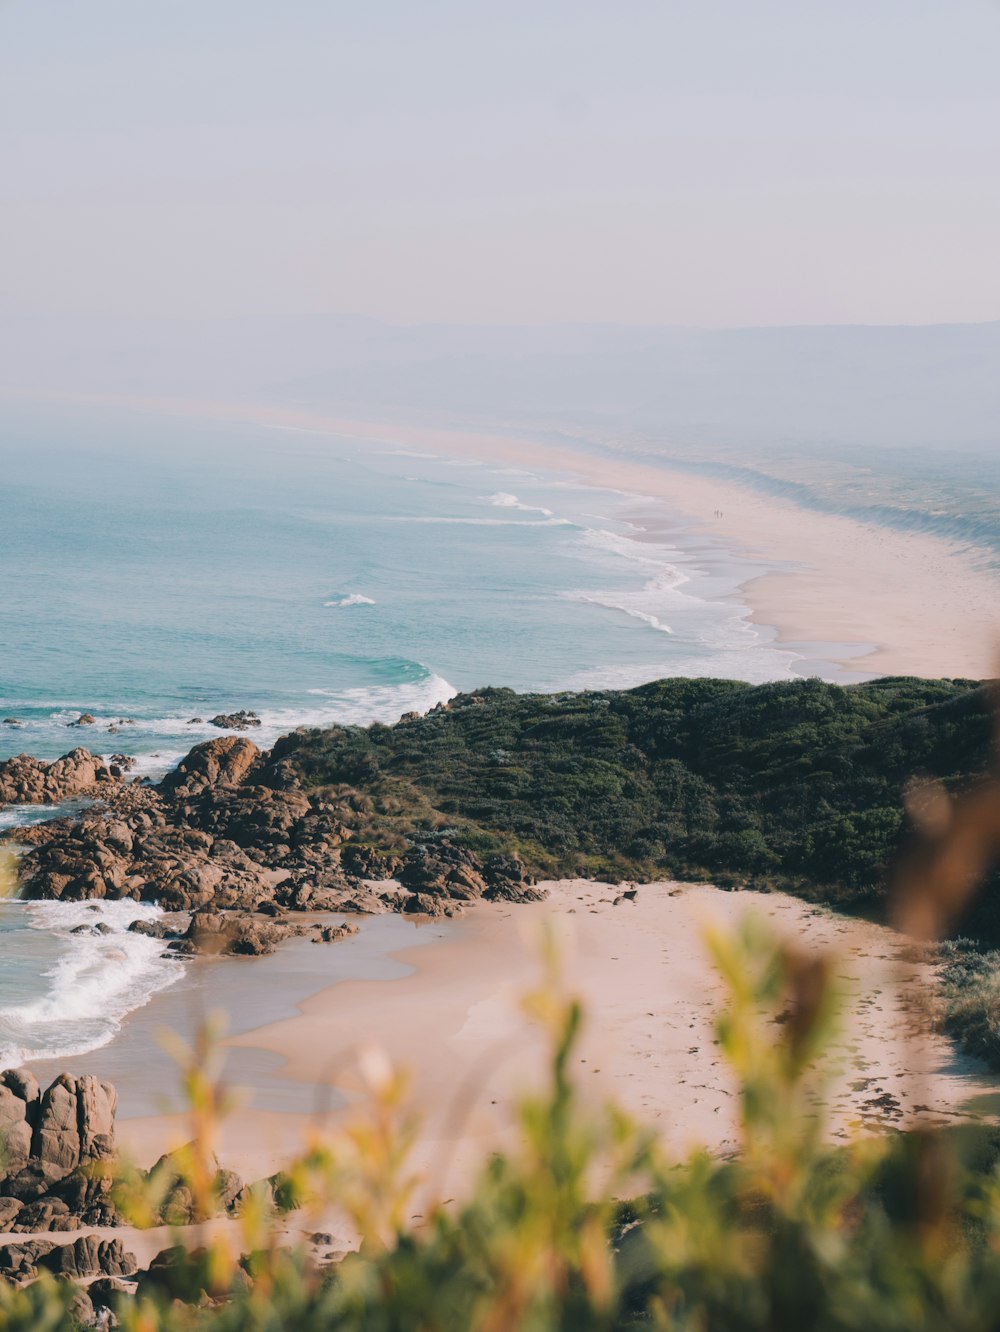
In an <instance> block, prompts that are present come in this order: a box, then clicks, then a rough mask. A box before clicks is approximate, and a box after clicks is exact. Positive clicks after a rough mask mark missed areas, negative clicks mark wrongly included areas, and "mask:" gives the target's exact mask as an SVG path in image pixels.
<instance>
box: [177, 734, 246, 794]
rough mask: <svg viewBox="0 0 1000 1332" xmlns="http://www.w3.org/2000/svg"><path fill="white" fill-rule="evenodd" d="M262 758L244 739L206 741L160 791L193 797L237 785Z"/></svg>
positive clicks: (184, 761) (191, 754)
mask: <svg viewBox="0 0 1000 1332" xmlns="http://www.w3.org/2000/svg"><path fill="white" fill-rule="evenodd" d="M259 758H260V750H259V749H258V748H257V746H256V745H255V744H254V743H253V741H252V740H246V739H244V737H243V736H239V735H226V736H220V737H219V738H218V739H217V740H207V741H206V742H205V743H204V744H203V745H196V746H195V747H194V749H192V750H191V752H190V754H188V756H187V757H186V758H185V759H184V760H183V762H182V763H180V764H179V765H178V767H176V768H175V769H174V771H173V772H170V773H168V774H167V775H166V777H164V779H163V781H162V782H161V783H160V790H161V791H162V792H163V793H164V794H165V795H168V796H176V795H183V796H191V795H194V794H196V793H199V792H202V791H204V790H206V789H207V788H214V787H218V786H238V785H239V784H240V783H241V782H242V781H243V780H244V778H245V777H246V775H247V773H248V772H249V771H250V769H251V768H252V767H253V766H254V764H255V763H256V762H257V761H258V759H259Z"/></svg>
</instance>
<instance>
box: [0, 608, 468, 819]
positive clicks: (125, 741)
mask: <svg viewBox="0 0 1000 1332" xmlns="http://www.w3.org/2000/svg"><path fill="white" fill-rule="evenodd" d="M354 604H361V603H354ZM367 669H368V670H369V671H370V672H372V673H374V674H375V675H376V678H378V676H379V675H381V676H383V677H384V678H385V683H384V684H370V685H358V686H354V687H351V688H343V689H341V688H314V689H309V690H306V691H304V694H305V697H304V698H303V700H302V703H301V704H298V705H293V706H288V707H267V706H262V705H261V704H260V703H259V702H257V701H256V700H255V699H253V698H244V699H233V698H229V699H222V698H219V699H216V700H214V701H213V702H206V703H202V704H199V705H198V712H199V717H198V718H192V716H191V714H190V713H189V712H185V713H180V714H174V715H173V716H159V717H146V718H143V717H136V718H135V722H134V724H133V725H129V726H123V727H121V728H120V730H119V731H118V733H117V734H116V735H114V736H109V735H108V733H107V728H108V726H110V725H115V724H117V722H118V720H119V719H120V718H121V716H122V715H123V712H122V710H120V709H111V708H109V709H108V711H107V712H106V713H105V712H94V713H93V716H94V719H95V722H94V725H93V726H86V727H82V728H80V729H74V728H69V727H68V726H67V722H68V721H73V720H75V719H76V718H77V717H78V716H79V715H80V712H79V709H67V708H62V709H60V710H58V711H56V712H53V713H50V714H49V715H48V716H46V717H44V718H37V717H36V718H34V719H31V720H28V721H26V722H25V726H24V732H23V735H21V734H20V733H19V740H20V741H21V742H22V743H25V742H26V744H25V747H26V748H29V749H30V750H31V752H33V753H39V754H42V755H47V756H50V757H55V756H56V755H57V754H63V753H65V752H66V751H67V750H68V749H71V748H72V747H73V746H74V745H86V747H87V748H88V749H90V750H91V751H93V752H94V753H99V754H101V755H102V757H103V758H104V759H105V760H106V761H107V760H109V759H110V757H111V755H112V754H114V753H118V752H125V753H128V754H129V755H131V756H132V757H133V758H134V760H135V766H134V767H133V768H131V769H130V770H129V776H130V777H148V778H149V779H150V780H153V781H158V780H159V779H160V778H161V777H163V776H164V775H165V774H166V773H167V772H169V771H170V770H171V769H172V768H174V767H176V766H177V764H178V763H179V762H180V761H181V759H182V758H184V756H185V755H186V754H187V753H188V752H189V751H190V750H191V749H192V748H193V747H194V746H195V745H197V744H201V743H202V742H203V741H205V740H209V739H214V738H217V737H218V736H220V735H226V734H234V733H235V732H229V731H226V730H224V729H222V728H220V727H217V726H213V725H211V724H210V722H209V721H208V720H207V719H208V718H209V717H211V716H212V715H213V714H214V713H216V712H231V711H233V710H235V709H236V708H243V707H245V708H251V709H253V710H255V711H256V712H257V714H258V716H259V718H260V726H255V727H254V728H253V729H252V730H250V731H247V732H245V733H244V734H246V735H247V736H248V737H249V738H250V739H251V740H253V741H254V743H255V744H257V745H259V746H260V747H261V748H262V749H266V748H270V746H271V745H273V744H274V742H275V741H276V740H277V739H278V738H279V737H280V736H282V735H287V734H288V732H289V731H294V730H296V729H297V728H298V727H300V726H306V727H315V726H320V727H321V726H334V725H345V726H349V725H354V726H368V725H370V724H371V723H372V722H375V721H381V722H394V721H397V720H398V719H399V717H401V716H402V714H403V713H404V712H426V711H427V710H428V709H429V708H432V707H434V706H435V704H437V703H444V702H447V700H448V699H449V698H452V697H453V696H454V694H455V692H456V690H455V688H454V686H453V685H452V684H450V683H449V682H448V681H447V680H445V679H444V678H443V677H442V676H440V675H436V674H434V673H433V672H432V671H430V670H428V669H427V668H426V667H425V666H422V665H420V664H419V663H418V662H414V661H410V660H408V659H406V658H395V657H394V658H387V659H385V660H382V661H371V662H368V663H367ZM313 700H315V701H313ZM319 700H323V702H320V701H319ZM192 706H193V705H192ZM37 808H39V807H33V809H37ZM58 812H60V811H59V810H58V809H55V810H50V811H48V812H47V813H45V814H44V816H43V817H53V816H54V814H56V813H58ZM67 812H68V810H67ZM36 817H39V816H38V815H34V814H33V813H32V814H28V813H23V814H22V813H14V812H12V811H0V826H3V825H5V824H13V823H18V822H27V821H34V819H35V818H36Z"/></svg>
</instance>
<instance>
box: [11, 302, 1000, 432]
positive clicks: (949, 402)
mask: <svg viewBox="0 0 1000 1332" xmlns="http://www.w3.org/2000/svg"><path fill="white" fill-rule="evenodd" d="M0 367H2V368H0V389H3V390H6V391H14V392H27V393H36V392H37V393H50V392H55V393H79V392H95V393H102V394H104V393H111V394H123V395H132V394H137V395H166V396H172V395H184V396H189V397H204V398H212V399H222V400H225V399H234V398H236V399H241V400H247V401H256V400H267V401H280V402H283V403H287V404H292V403H295V404H298V405H300V406H303V407H316V408H322V409H330V410H337V411H365V412H372V411H376V410H377V411H380V412H383V413H392V414H396V413H400V414H402V413H421V414H430V415H434V416H442V415H452V416H458V417H463V418H469V417H475V418H480V419H483V418H488V419H493V420H502V421H506V422H509V423H517V422H531V423H533V424H544V423H546V422H549V423H552V424H566V423H567V422H574V421H575V422H579V423H581V424H586V425H589V426H591V427H602V426H603V427H606V428H610V429H619V428H624V429H630V430H634V431H640V432H641V431H655V432H658V433H662V434H666V435H669V436H670V438H671V439H672V440H673V441H674V442H676V443H677V444H678V445H681V446H683V445H690V444H697V443H699V442H700V441H712V442H715V443H726V444H732V445H740V444H754V443H761V442H769V443H772V444H773V443H778V444H782V443H792V442H794V443H795V444H796V445H807V446H808V445H818V446H831V445H832V446H835V445H837V444H838V443H843V444H848V445H866V444H875V445H880V446H889V447H891V446H916V445H934V444H947V445H949V446H953V445H961V446H970V447H973V448H977V449H978V448H981V447H984V446H986V447H991V446H994V445H996V444H997V443H1000V322H994V323H986V324H953V325H928V326H923V327H903V326H900V327H874V326H860V325H859V326H831V327H799V328H745V329H723V330H695V329H682V328H670V327H624V326H614V325H578V326H552V327H530V326H526V327H474V326H470V327H460V326H451V325H407V326H394V325H390V324H385V323H380V322H378V321H376V320H372V319H366V318H361V317H353V316H304V317H300V318H286V317H282V318H277V317H276V318H247V319H228V320H206V321H197V322H196V321H190V322H185V321H169V320H158V321H153V320H128V319H103V320H101V319H82V318H79V319H65V318H58V319H56V318H26V317H22V318H18V317H5V318H4V317H0Z"/></svg>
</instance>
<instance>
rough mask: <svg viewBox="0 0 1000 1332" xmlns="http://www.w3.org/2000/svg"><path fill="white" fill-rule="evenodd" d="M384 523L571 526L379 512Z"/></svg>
mask: <svg viewBox="0 0 1000 1332" xmlns="http://www.w3.org/2000/svg"><path fill="white" fill-rule="evenodd" d="M380 519H381V521H382V522H384V523H433V524H435V525H440V526H451V525H457V526H462V527H530V528H536V527H572V526H573V522H572V520H571V519H569V518H554V517H552V518H539V519H537V520H536V521H535V522H528V521H526V520H524V519H520V518H449V517H444V516H442V515H438V514H433V515H432V514H413V513H407V514H395V513H387V514H381V515H380Z"/></svg>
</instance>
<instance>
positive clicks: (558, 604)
mask: <svg viewBox="0 0 1000 1332" xmlns="http://www.w3.org/2000/svg"><path fill="white" fill-rule="evenodd" d="M0 475H2V477H3V508H2V521H0V642H2V644H3V652H2V656H0V718H3V717H12V718H16V719H17V720H18V721H19V723H20V724H19V725H18V726H6V725H0V757H4V756H7V755H9V754H11V753H16V752H20V751H26V752H29V753H33V754H36V755H40V756H43V757H49V758H51V757H55V756H56V755H58V754H62V753H64V752H66V750H67V749H69V748H72V747H73V746H75V745H77V744H85V745H87V746H88V747H89V748H91V749H92V750H95V751H97V752H100V753H105V754H110V753H114V752H116V751H119V750H123V751H126V752H128V753H130V754H133V755H135V756H137V757H138V759H139V770H140V771H145V772H148V773H151V774H152V773H158V772H162V771H164V770H166V768H168V767H169V766H171V765H172V764H173V763H175V762H176V761H177V759H178V758H180V757H181V756H182V755H183V754H184V753H185V752H186V751H187V750H188V749H189V748H190V747H191V746H192V745H193V744H195V743H197V742H198V741H200V740H203V739H205V738H207V737H208V736H211V735H218V734H219V732H218V730H216V729H215V728H213V727H212V726H210V725H208V724H207V722H206V720H205V719H207V718H210V717H212V716H213V715H214V714H215V713H218V712H222V711H225V712H231V711H233V710H235V709H239V708H249V709H253V710H254V711H256V712H257V713H259V714H260V716H261V718H262V721H263V725H262V726H261V728H260V730H259V731H255V732H254V738H255V739H256V740H257V741H258V742H260V743H263V744H266V743H269V742H271V741H273V740H274V739H275V738H276V737H277V736H278V735H280V734H281V733H283V732H285V731H287V730H289V729H291V728H292V727H294V726H298V725H303V724H308V725H322V724H329V723H333V722H357V723H365V724H366V723H369V722H371V721H373V720H375V719H379V720H384V721H390V722H391V721H395V720H396V719H397V718H398V717H399V716H400V714H401V713H403V712H407V711H410V710H412V709H417V710H421V711H423V710H426V709H427V708H429V707H431V706H433V705H434V704H435V703H437V702H440V701H442V700H444V699H447V698H448V697H449V696H450V695H451V694H452V693H453V692H455V690H457V689H470V688H474V687H476V686H478V685H485V684H492V685H509V686H512V687H514V688H516V689H522V690H524V689H560V688H570V687H581V686H587V685H593V686H600V685H629V684H636V683H639V682H640V681H643V680H649V679H653V678H656V677H658V676H663V675H672V674H695V675H706V674H716V675H724V676H739V677H742V678H745V679H748V680H764V679H772V678H778V677H782V676H786V675H788V674H789V672H790V671H792V670H793V669H794V668H795V667H796V665H801V661H800V659H799V658H797V656H796V654H794V653H792V652H788V651H779V650H776V649H775V648H774V647H773V646H772V642H771V637H770V635H769V634H768V632H767V631H766V630H760V629H757V628H754V627H753V626H751V625H750V624H749V623H748V622H747V608H746V607H745V605H744V604H743V603H742V601H741V600H740V599H739V597H738V595H737V589H738V585H739V583H740V581H742V580H743V579H745V578H747V577H750V576H752V575H753V574H755V573H759V572H762V570H761V569H759V568H755V567H752V566H750V565H748V564H745V563H737V562H734V561H733V560H732V559H731V557H730V556H729V555H728V554H727V552H725V551H724V550H723V549H722V548H720V547H716V546H713V545H712V544H711V543H710V542H706V541H705V540H704V539H701V538H699V539H698V540H697V541H692V539H691V538H690V536H689V535H687V534H685V533H684V532H683V531H682V528H681V525H680V524H678V523H676V521H675V520H674V519H673V516H672V515H671V514H670V513H669V510H667V509H666V508H664V507H663V506H662V505H660V506H656V505H654V504H653V502H652V501H650V500H648V499H645V498H644V497H642V496H636V495H631V494H626V493H622V492H618V491H601V490H598V489H594V488H592V487H584V486H582V485H578V484H576V483H575V482H574V481H573V479H572V478H568V477H565V476H549V475H546V474H544V473H542V472H529V471H524V470H512V469H509V468H505V467H503V466H491V465H490V464H488V463H483V464H469V463H468V462H463V461H457V460H453V459H448V458H445V457H435V456H432V455H428V454H419V453H415V452H413V451H412V450H408V449H407V448H405V447H402V446H400V445H399V444H398V443H397V442H395V441H393V440H392V439H391V438H387V439H385V440H384V441H383V442H381V443H379V444H372V443H365V442H362V441H358V440H353V439H349V438H343V437H336V436H333V435H324V434H316V433H312V432H305V431H295V430H278V429H274V428H266V427H264V426H258V427H253V426H247V425H242V424H240V425H236V424H233V425H227V424H224V423H223V424H220V423H215V422H207V423H205V422H197V421H193V420H190V419H187V420H185V419H181V418H175V419H171V418H166V417H161V418H158V417H156V416H154V415H140V414H131V415H127V414H123V413H112V412H103V413H94V412H92V413H83V412H80V411H74V412H73V413H72V414H70V413H68V412H67V413H57V412H54V411H52V410H50V411H48V412H47V413H44V414H43V413H40V412H35V411H28V410H26V409H20V410H14V409H12V408H10V407H7V408H5V409H3V410H2V411H0ZM640 510H641V512H642V515H643V521H646V520H647V519H648V518H649V516H650V514H652V516H653V517H654V518H655V520H656V530H657V531H660V530H665V531H670V530H675V531H676V532H677V536H676V540H674V541H671V540H666V539H664V542H663V543H662V544H657V543H656V542H650V541H647V540H644V541H637V540H635V539H634V538H635V536H636V535H637V531H638V528H637V522H638V521H639V520H638V518H637V514H638V513H639V512H640ZM82 712H89V713H91V714H93V715H94V717H95V718H96V719H97V720H96V724H95V725H94V726H91V727H87V728H79V729H77V728H74V727H71V726H70V723H71V722H72V721H73V720H74V719H75V718H77V717H78V716H79V715H80V714H81V713H82ZM195 717H198V718H201V719H202V720H201V721H199V722H194V721H193V720H192V719H193V718H195ZM49 813H51V811H38V810H26V809H25V810H7V811H2V812H0V822H4V823H6V824H7V825H8V826H10V825H11V824H16V823H21V822H26V821H30V820H33V819H35V818H37V817H39V816H40V815H45V814H49ZM153 910H154V908H150V907H136V906H135V905H134V904H131V903H106V904H93V903H75V904H65V905H63V904H59V903H46V904H37V905H33V904H25V903H20V902H6V903H4V902H0V958H2V961H0V1066H3V1065H4V1064H9V1063H18V1062H21V1061H23V1060H34V1059H38V1058H44V1057H54V1056H59V1057H60V1058H70V1057H74V1056H77V1055H79V1054H80V1053H81V1052H85V1051H88V1050H94V1049H103V1047H104V1046H105V1045H106V1044H107V1043H108V1042H109V1041H110V1040H112V1039H113V1038H114V1037H115V1036H116V1035H117V1033H118V1032H119V1030H120V1028H121V1023H122V1021H123V1019H124V1018H125V1017H126V1016H127V1015H128V1014H129V1013H131V1012H134V1011H135V1010H136V1009H138V1008H141V1007H143V1006H144V1005H145V1004H146V1003H147V1002H148V1001H149V999H150V998H151V996H152V995H154V994H156V993H157V992H159V991H160V990H162V989H164V988H166V987H170V986H173V985H174V983H175V982H176V981H177V980H178V979H179V978H180V977H181V976H183V975H185V971H186V968H185V964H184V963H182V962H179V961H177V960H174V959H170V960H167V959H164V958H163V957H162V955H161V947H160V945H158V944H157V943H156V942H155V941H153V940H149V939H146V938H144V937H142V936H140V935H136V934H132V933H130V932H129V931H128V925H129V923H130V921H131V919H132V918H133V917H134V915H135V914H136V913H137V912H146V913H148V912H151V911H153ZM98 922H99V923H100V924H102V925H103V926H104V927H106V930H107V932H95V931H92V930H89V929H87V927H88V926H92V925H94V924H95V923H98ZM80 926H84V927H85V932H84V933H79V932H77V933H74V932H73V931H75V930H78V928H79V927H80Z"/></svg>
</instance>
